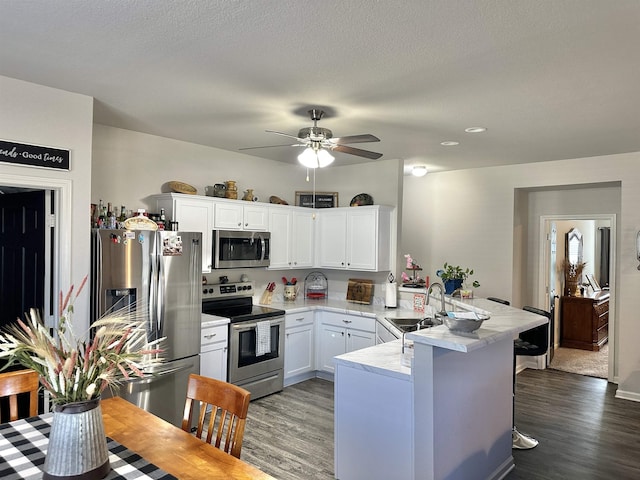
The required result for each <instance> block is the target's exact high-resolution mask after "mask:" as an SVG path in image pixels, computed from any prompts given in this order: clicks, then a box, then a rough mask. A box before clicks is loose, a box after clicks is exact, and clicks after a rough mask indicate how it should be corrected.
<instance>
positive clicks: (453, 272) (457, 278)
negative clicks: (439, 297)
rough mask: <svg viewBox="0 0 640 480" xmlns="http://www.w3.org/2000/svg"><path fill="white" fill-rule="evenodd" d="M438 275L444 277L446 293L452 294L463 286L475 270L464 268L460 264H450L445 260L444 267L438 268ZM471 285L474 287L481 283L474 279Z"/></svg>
mask: <svg viewBox="0 0 640 480" xmlns="http://www.w3.org/2000/svg"><path fill="white" fill-rule="evenodd" d="M436 275H437V276H438V277H440V278H441V279H442V283H443V284H444V291H445V293H446V294H447V295H451V294H452V293H453V292H455V291H456V290H458V289H461V288H463V285H465V283H466V281H467V279H468V278H469V277H470V276H471V275H473V270H472V269H469V268H464V269H463V268H462V267H460V266H459V265H455V266H454V265H449V264H448V263H447V262H445V263H444V267H443V268H442V269H440V270H438V271H437V272H436ZM471 285H472V286H473V288H478V287H479V286H480V283H479V282H478V281H477V280H474V281H473V283H472V284H471Z"/></svg>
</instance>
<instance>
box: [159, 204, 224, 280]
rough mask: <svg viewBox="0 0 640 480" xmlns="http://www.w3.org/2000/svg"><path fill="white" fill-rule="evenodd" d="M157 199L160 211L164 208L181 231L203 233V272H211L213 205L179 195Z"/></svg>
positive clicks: (168, 217) (168, 216)
mask: <svg viewBox="0 0 640 480" xmlns="http://www.w3.org/2000/svg"><path fill="white" fill-rule="evenodd" d="M155 198H156V206H157V209H158V211H160V209H161V208H164V209H165V214H166V216H167V219H170V220H172V221H174V222H178V228H179V230H181V231H183V232H200V233H202V271H203V272H210V271H211V268H212V262H211V252H212V243H211V242H212V230H213V214H214V209H213V203H211V201H209V199H207V198H202V197H196V196H191V195H184V194H177V193H176V194H167V195H158V196H156V197H155Z"/></svg>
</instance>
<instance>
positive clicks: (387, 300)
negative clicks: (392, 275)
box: [384, 282, 398, 308]
mask: <svg viewBox="0 0 640 480" xmlns="http://www.w3.org/2000/svg"><path fill="white" fill-rule="evenodd" d="M397 286H398V285H397V283H396V282H388V283H386V290H385V294H384V308H398V299H397V295H398V294H397V292H398V289H397Z"/></svg>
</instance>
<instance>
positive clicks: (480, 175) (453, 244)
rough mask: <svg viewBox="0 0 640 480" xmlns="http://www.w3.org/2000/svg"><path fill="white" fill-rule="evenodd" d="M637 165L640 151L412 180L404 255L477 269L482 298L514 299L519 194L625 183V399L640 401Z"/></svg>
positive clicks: (620, 227) (618, 285)
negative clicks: (516, 219) (547, 188)
mask: <svg viewBox="0 0 640 480" xmlns="http://www.w3.org/2000/svg"><path fill="white" fill-rule="evenodd" d="M638 162H640V153H639V152H635V153H629V154H621V155H610V156H603V157H589V158H581V159H572V160H563V161H556V162H544V163H536V164H527V165H513V166H505V167H491V168H479V169H473V170H462V171H452V172H441V173H434V174H429V175H427V176H426V177H423V178H411V179H408V180H407V181H406V182H405V185H404V189H405V191H404V204H403V209H404V214H403V217H402V238H403V243H402V245H401V247H400V249H401V250H403V251H404V252H405V253H411V254H412V255H413V256H414V258H416V259H417V260H418V261H419V262H422V264H423V265H425V266H427V268H428V272H429V273H430V274H431V275H433V274H434V272H435V270H436V268H439V266H440V265H442V263H443V262H444V261H449V262H454V263H457V264H461V265H464V266H470V267H473V268H475V270H476V277H477V278H478V280H479V281H480V282H481V283H482V286H481V287H480V289H479V291H478V293H479V294H480V295H481V296H488V295H494V294H495V296H500V295H502V296H506V297H507V298H513V296H514V287H513V286H514V283H516V285H517V282H516V280H515V277H516V275H515V274H514V271H513V270H514V268H513V267H514V241H517V240H518V237H519V236H520V235H521V231H520V230H521V226H520V225H519V224H516V225H515V226H514V218H516V212H515V211H514V197H515V193H516V190H517V189H526V188H536V187H557V188H559V187H560V186H564V185H585V186H586V185H589V184H597V183H604V184H606V183H609V182H620V185H621V187H620V215H619V218H618V222H617V245H616V251H617V257H616V259H615V262H616V278H615V289H614V295H615V304H616V311H615V322H616V325H617V328H618V332H617V333H618V339H619V343H618V345H617V347H618V353H619V364H618V367H619V370H618V371H619V386H618V395H619V396H624V397H627V398H633V399H635V400H640V349H638V348H637V341H636V339H637V338H639V337H640V324H638V322H636V318H637V312H638V310H639V309H640V296H639V295H637V292H638V291H639V290H640V271H638V270H637V269H636V266H637V261H636V255H635V237H636V233H637V231H638V229H640V210H639V209H638V208H637V205H639V204H640V172H639V171H638ZM418 199H421V201H418ZM422 199H424V200H422ZM594 204H597V202H594ZM537 254H538V252H528V255H533V256H535V255H537ZM516 260H518V259H517V258H516ZM537 263H538V262H537V261H536V264H537Z"/></svg>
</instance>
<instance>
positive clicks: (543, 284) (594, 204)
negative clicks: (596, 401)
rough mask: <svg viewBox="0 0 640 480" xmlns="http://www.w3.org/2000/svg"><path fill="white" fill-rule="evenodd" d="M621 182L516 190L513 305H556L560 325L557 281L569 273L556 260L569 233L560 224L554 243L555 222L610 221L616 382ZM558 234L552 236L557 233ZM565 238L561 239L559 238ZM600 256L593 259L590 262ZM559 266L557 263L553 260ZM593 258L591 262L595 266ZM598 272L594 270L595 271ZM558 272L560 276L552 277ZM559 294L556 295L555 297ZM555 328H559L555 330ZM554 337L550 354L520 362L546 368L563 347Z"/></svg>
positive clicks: (611, 365) (611, 351)
mask: <svg viewBox="0 0 640 480" xmlns="http://www.w3.org/2000/svg"><path fill="white" fill-rule="evenodd" d="M621 192H622V188H621V182H603V183H597V184H571V185H553V186H545V187H530V188H516V189H515V191H514V244H513V248H514V251H513V266H514V275H513V281H514V285H513V290H512V297H513V302H512V303H513V304H514V305H532V306H536V307H538V308H541V309H543V310H547V311H549V310H550V309H551V305H552V302H553V305H554V307H555V318H554V324H555V325H556V326H557V327H558V328H561V324H562V320H561V315H562V314H561V300H560V297H561V296H562V293H563V292H562V289H561V287H559V286H558V282H560V281H561V279H562V278H563V276H564V274H563V273H562V272H558V271H557V270H556V266H555V265H556V264H557V263H558V261H559V260H563V259H564V256H565V249H564V241H565V236H564V235H565V233H566V232H564V231H560V230H558V229H557V226H556V236H557V239H556V240H557V241H556V242H555V244H554V245H553V247H552V243H553V242H552V241H551V238H552V237H551V233H552V229H551V222H553V221H555V222H558V221H569V220H574V221H577V220H592V221H593V220H596V221H603V222H605V221H608V222H609V225H610V229H609V231H610V234H611V236H610V242H609V253H610V255H609V257H610V258H609V261H610V278H609V286H610V292H609V293H610V302H609V314H608V320H609V324H608V343H607V345H608V366H607V367H608V377H607V379H608V380H609V381H612V382H615V381H616V375H617V367H616V351H615V347H616V340H615V339H616V332H615V326H616V325H615V320H616V313H615V307H616V306H615V292H616V288H615V287H616V285H615V283H616V271H615V265H616V259H615V255H616V248H617V245H616V244H617V240H616V235H617V227H616V218H617V216H618V215H620V212H621ZM556 236H554V237H553V238H556ZM560 242H561V243H560ZM594 261H595V260H594V259H593V258H592V260H591V262H594ZM552 264H553V265H554V267H553V268H552V267H551V265H552ZM593 266H594V263H590V267H593ZM591 271H595V270H591ZM553 275H555V276H556V280H554V279H553V278H551V277H552V276H553ZM556 296H557V298H556ZM555 330H556V329H555V328H554V331H555ZM552 333H557V334H556V335H555V336H554V342H553V344H552V345H551V346H552V348H550V349H549V352H548V354H547V355H545V356H541V357H530V358H527V360H526V362H524V361H522V362H521V359H518V361H519V367H524V368H526V367H531V368H546V367H547V366H548V365H549V363H550V362H551V361H552V356H554V354H555V353H557V352H556V351H555V349H554V348H553V347H554V346H558V347H559V346H560V345H559V342H560V340H561V336H560V332H559V331H558V332H550V337H551V336H552Z"/></svg>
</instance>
